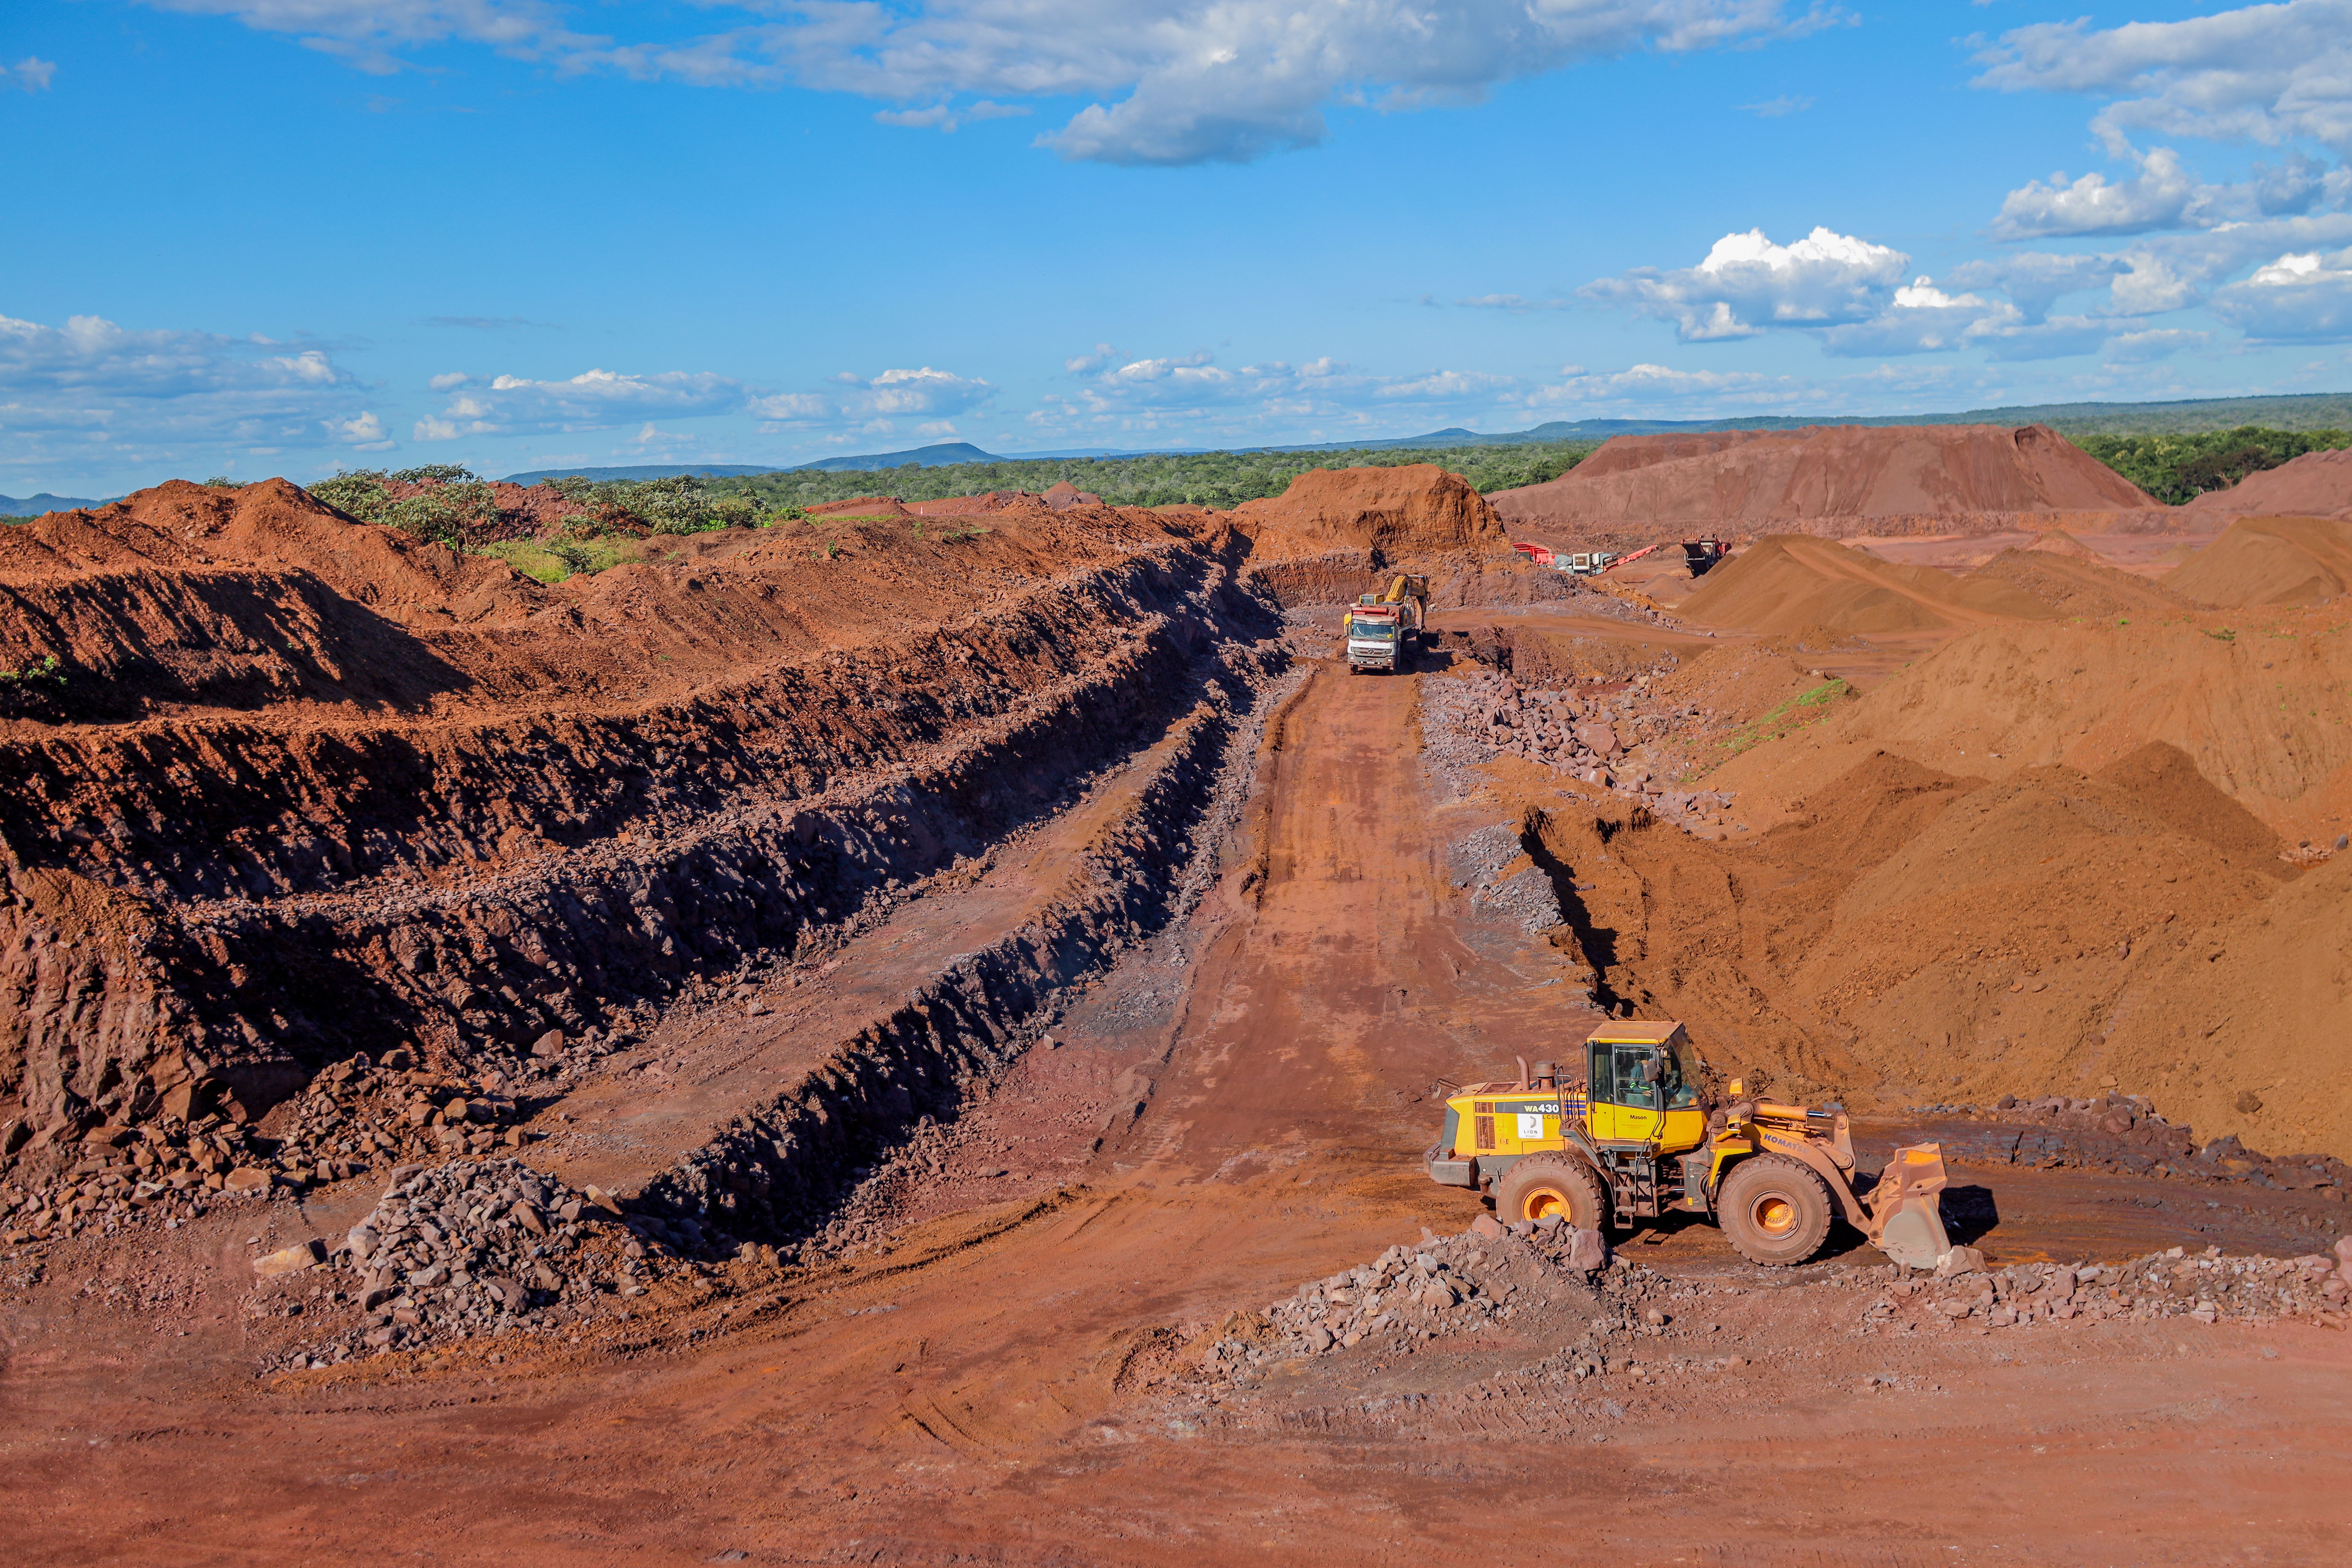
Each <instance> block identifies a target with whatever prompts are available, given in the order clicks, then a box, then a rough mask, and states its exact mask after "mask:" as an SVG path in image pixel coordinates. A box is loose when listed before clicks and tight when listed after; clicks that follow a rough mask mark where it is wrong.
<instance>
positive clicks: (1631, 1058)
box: [1584, 1022, 1706, 1153]
mask: <svg viewBox="0 0 2352 1568" xmlns="http://www.w3.org/2000/svg"><path fill="white" fill-rule="evenodd" d="M1584 1049H1585V1096H1586V1100H1587V1103H1588V1105H1589V1107H1590V1109H1589V1110H1587V1112H1586V1117H1587V1125H1588V1126H1589V1128H1590V1130H1591V1134H1592V1138H1593V1141H1594V1142H1600V1143H1617V1144H1628V1143H1640V1144H1644V1145H1648V1146H1649V1147H1651V1148H1653V1149H1654V1150H1656V1151H1658V1152H1662V1153H1673V1152H1679V1151H1681V1150H1685V1149H1695V1148H1696V1147H1698V1145H1699V1144H1700V1143H1701V1142H1704V1141H1705V1140H1706V1110H1705V1108H1704V1107H1703V1106H1702V1105H1701V1104H1700V1095H1701V1091H1702V1090H1703V1089H1704V1088H1705V1087H1706V1063H1705V1062H1703V1061H1701V1060H1700V1059H1699V1055H1698V1051H1697V1049H1696V1047H1693V1046H1692V1044H1691V1038H1690V1036H1689V1035H1688V1034H1687V1033H1686V1032H1685V1030H1684V1028H1683V1026H1681V1025H1680V1024H1665V1023H1632V1022H1628V1023H1624V1024H1620V1025H1610V1026H1603V1027H1601V1028H1600V1029H1598V1030H1596V1031H1594V1033H1593V1035H1592V1037H1591V1038H1590V1039H1588V1040H1587V1041H1586V1042H1585V1046H1584Z"/></svg>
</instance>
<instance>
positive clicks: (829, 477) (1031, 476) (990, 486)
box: [702, 441, 1601, 511]
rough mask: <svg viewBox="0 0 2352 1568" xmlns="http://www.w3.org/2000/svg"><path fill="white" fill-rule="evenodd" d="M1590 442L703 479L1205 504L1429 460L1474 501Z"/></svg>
mask: <svg viewBox="0 0 2352 1568" xmlns="http://www.w3.org/2000/svg"><path fill="white" fill-rule="evenodd" d="M1600 445H1601V443H1600V442H1598V441H1561V442H1545V443H1528V444H1526V445H1521V446H1510V447H1487V446H1479V447H1425V448H1413V447H1364V448H1360V449H1358V450H1354V451H1345V452H1186V453H1169V454H1163V455H1159V456H1152V457H1141V458H1007V459H1003V460H1002V461H998V462H992V463H950V464H947V465H944V466H942V467H940V468H922V467H919V466H918V465H916V464H913V463H908V464H905V465H904V466H902V467H899V468H851V469H846V470H844V471H842V472H838V473H831V472H826V471H824V470H822V469H814V468H795V469H790V470H787V471H784V472H782V473H774V474H751V475H743V476H734V477H726V478H718V479H705V480H703V481H702V482H703V483H704V484H705V485H706V486H708V487H709V489H711V490H713V491H714V492H717V493H719V494H728V493H733V494H739V495H749V496H752V497H754V498H756V499H757V500H760V501H761V503H763V504H765V505H768V506H772V507H791V506H822V505H824V503H825V502H827V501H836V500H850V499H851V498H852V497H855V496H870V495H889V496H896V497H898V499H899V500H942V499H944V498H946V497H948V496H969V495H980V494H983V493H985V492H986V491H989V490H1032V491H1035V490H1044V489H1049V488H1051V487H1052V486H1054V485H1056V484H1059V483H1061V482H1062V481H1063V480H1065V479H1066V480H1068V481H1069V482H1070V483H1071V484H1073V485H1076V487H1077V488H1078V489H1082V490H1086V491H1088V492H1090V493H1092V494H1095V495H1098V496H1100V497H1102V499H1103V500H1105V501H1107V502H1108V503H1109V504H1111V505H1112V506H1175V505H1180V504H1186V503H1189V504H1191V505H1193V506H1205V507H1214V508H1216V509H1217V510H1221V511H1224V510H1231V509H1233V508H1234V507H1237V506H1239V505H1240V504H1241V503H1242V502H1244V501H1245V500H1258V499H1260V498H1261V497H1265V496H1278V495H1280V494H1281V493H1282V492H1283V491H1284V490H1286V489H1289V488H1290V481H1291V480H1293V479H1297V477H1298V476H1299V475H1301V474H1303V473H1306V472H1307V470H1308V469H1310V468H1401V467H1403V466H1405V465H1407V464H1412V463H1435V464H1437V465H1438V466H1439V467H1440V468H1448V469H1451V470H1452V471H1453V472H1454V473H1457V474H1460V475H1461V476H1462V477H1463V478H1464V479H1467V480H1469V481H1470V483H1471V485H1472V486H1473V487H1474V488H1475V489H1477V491H1478V492H1479V493H1480V494H1481V495H1486V494H1489V493H1491V492H1493V491H1495V490H1502V489H1513V488H1515V487H1517V486H1519V485H1539V484H1542V483H1543V482H1544V481H1546V480H1547V479H1558V478H1559V476H1560V475H1562V474H1564V473H1566V472H1568V470H1569V469H1570V468H1574V467H1575V466H1576V465H1577V464H1578V463H1579V462H1580V461H1582V460H1583V459H1584V458H1586V457H1588V456H1590V455H1591V453H1592V452H1593V451H1595V450H1596V449H1597V448H1598V447H1600Z"/></svg>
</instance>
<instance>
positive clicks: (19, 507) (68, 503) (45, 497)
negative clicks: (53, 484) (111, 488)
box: [0, 491, 121, 517]
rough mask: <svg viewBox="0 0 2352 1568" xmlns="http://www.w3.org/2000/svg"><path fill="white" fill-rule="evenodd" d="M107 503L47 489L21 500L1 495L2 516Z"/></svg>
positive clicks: (72, 508)
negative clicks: (56, 493) (51, 492)
mask: <svg viewBox="0 0 2352 1568" xmlns="http://www.w3.org/2000/svg"><path fill="white" fill-rule="evenodd" d="M115 499H117V500H120V499H121V498H120V497H117V498H115ZM105 504H106V502H104V501H102V500H88V499H87V498H85V497H82V496H53V495H50V494H48V493H47V491H43V492H42V493H41V494H39V495H37V496H26V497H25V498H24V499H23V500H18V499H17V498H16V497H15V496H0V517H38V516H40V515H41V514H42V513H43V512H45V511H72V510H76V509H78V508H80V507H89V506H104V505H105Z"/></svg>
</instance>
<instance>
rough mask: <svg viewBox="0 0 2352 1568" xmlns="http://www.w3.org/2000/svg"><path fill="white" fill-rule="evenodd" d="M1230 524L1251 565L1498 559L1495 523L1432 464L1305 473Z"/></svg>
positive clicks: (1500, 539) (1501, 546)
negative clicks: (1282, 558) (1418, 557)
mask: <svg viewBox="0 0 2352 1568" xmlns="http://www.w3.org/2000/svg"><path fill="white" fill-rule="evenodd" d="M1234 524H1235V525H1236V526H1237V527H1239V528H1240V529H1241V530H1242V531H1243V532H1244V533H1246V534H1248V535H1249V536H1250V538H1251V539H1252V540H1253V541H1254V542H1255V546H1256V548H1255V552H1254V554H1255V555H1256V556H1257V557H1259V558H1265V557H1270V556H1277V555H1309V554H1317V553H1320V552H1325V551H1330V550H1351V549H1352V550H1378V551H1381V552H1383V553H1385V554H1389V555H1407V554H1413V553H1417V552H1432V551H1464V550H1467V551H1482V552H1483V551H1503V550H1508V548H1509V545H1510V540H1509V538H1508V536H1507V534H1506V533H1505V532H1504V530H1503V524H1502V520H1501V519H1500V518H1498V517H1496V515H1495V509H1494V508H1493V507H1491V506H1488V505H1487V504H1486V499H1485V498H1484V497H1482V496H1480V495H1479V493H1478V492H1477V491H1476V490H1475V489H1472V488H1471V486H1470V482H1469V481H1468V480H1467V479H1464V478H1462V476H1461V475H1459V474H1454V473H1449V472H1447V471H1446V470H1445V469H1444V468H1439V467H1438V466H1437V465H1436V464H1434V463H1412V464H1408V465H1406V466H1404V467H1402V468H1309V469H1308V470H1307V472H1305V473H1303V474H1301V475H1299V476H1298V477H1297V479H1293V480H1291V481H1290V488H1289V489H1286V490H1285V491H1284V492H1283V493H1282V494H1281V495H1280V496H1278V497H1275V498H1272V499H1269V500H1253V501H1244V502H1243V503H1242V504H1241V505H1240V506H1239V507H1237V508H1235V509H1234Z"/></svg>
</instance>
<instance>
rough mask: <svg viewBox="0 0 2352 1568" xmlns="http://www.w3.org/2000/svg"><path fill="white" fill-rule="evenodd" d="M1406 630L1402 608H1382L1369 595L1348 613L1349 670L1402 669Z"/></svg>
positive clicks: (1383, 606) (1395, 606)
mask: <svg viewBox="0 0 2352 1568" xmlns="http://www.w3.org/2000/svg"><path fill="white" fill-rule="evenodd" d="M1406 633H1407V628H1406V626H1405V615H1404V609H1403V606H1402V605H1383V604H1381V603H1380V602H1379V600H1378V598H1377V597H1376V596H1375V595H1370V594H1367V595H1364V596H1363V601H1362V602H1361V603H1360V604H1357V605H1351V606H1350V607H1349V611H1348V618H1347V641H1348V668H1349V670H1351V671H1352V670H1358V669H1386V670H1395V669H1398V668H1402V665H1403V662H1404V652H1405V638H1406Z"/></svg>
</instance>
